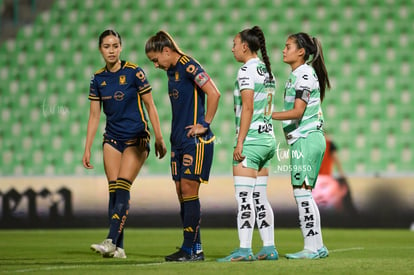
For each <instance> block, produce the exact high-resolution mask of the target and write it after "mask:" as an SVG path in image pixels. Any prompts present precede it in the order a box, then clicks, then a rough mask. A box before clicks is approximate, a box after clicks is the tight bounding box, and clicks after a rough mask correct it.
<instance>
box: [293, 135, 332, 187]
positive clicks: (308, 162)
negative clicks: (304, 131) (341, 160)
mask: <svg viewBox="0 0 414 275" xmlns="http://www.w3.org/2000/svg"><path fill="white" fill-rule="evenodd" d="M325 149H326V142H325V137H324V136H323V134H322V132H319V131H317V132H311V133H309V135H308V136H307V137H306V138H299V139H298V140H297V141H296V142H295V143H293V144H292V145H291V146H290V166H291V167H290V173H291V182H292V185H293V186H294V187H295V186H296V187H299V186H302V184H303V183H304V182H305V184H306V185H308V186H310V187H312V188H314V187H315V183H316V179H317V178H318V174H319V169H320V167H321V164H322V159H323V155H324V154H325Z"/></svg>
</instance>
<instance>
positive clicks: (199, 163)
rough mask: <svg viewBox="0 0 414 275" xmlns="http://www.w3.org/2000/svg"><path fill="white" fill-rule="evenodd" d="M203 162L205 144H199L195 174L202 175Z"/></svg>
mask: <svg viewBox="0 0 414 275" xmlns="http://www.w3.org/2000/svg"><path fill="white" fill-rule="evenodd" d="M203 160H204V143H197V149H196V162H195V168H194V174H196V175H198V174H201V170H202V168H203Z"/></svg>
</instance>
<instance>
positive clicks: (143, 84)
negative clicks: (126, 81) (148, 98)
mask: <svg viewBox="0 0 414 275" xmlns="http://www.w3.org/2000/svg"><path fill="white" fill-rule="evenodd" d="M135 83H136V85H137V87H138V94H139V95H144V94H147V93H149V92H151V90H152V87H151V85H150V84H149V82H148V80H147V77H146V76H145V72H144V70H142V69H141V68H139V67H138V68H137V69H136V73H135Z"/></svg>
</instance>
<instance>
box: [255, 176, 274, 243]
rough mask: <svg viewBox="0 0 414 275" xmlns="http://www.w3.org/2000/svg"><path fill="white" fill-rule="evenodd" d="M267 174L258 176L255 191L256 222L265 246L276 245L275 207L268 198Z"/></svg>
mask: <svg viewBox="0 0 414 275" xmlns="http://www.w3.org/2000/svg"><path fill="white" fill-rule="evenodd" d="M267 178H268V177H267V176H261V177H257V179H256V186H255V187H254V192H253V202H254V206H255V209H256V223H257V227H258V228H259V232H260V237H261V238H262V241H263V246H270V245H275V236H274V216H273V209H272V206H271V205H270V203H269V200H268V199H267V192H266V191H267V190H266V188H267Z"/></svg>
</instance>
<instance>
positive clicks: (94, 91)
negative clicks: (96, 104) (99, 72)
mask: <svg viewBox="0 0 414 275" xmlns="http://www.w3.org/2000/svg"><path fill="white" fill-rule="evenodd" d="M88 98H89V100H94V101H100V100H101V94H100V92H99V86H98V85H97V82H96V79H95V75H93V76H92V77H91V82H90V84H89V97H88Z"/></svg>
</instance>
